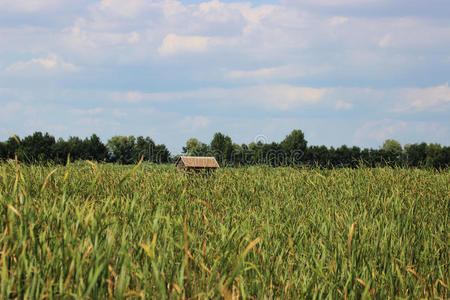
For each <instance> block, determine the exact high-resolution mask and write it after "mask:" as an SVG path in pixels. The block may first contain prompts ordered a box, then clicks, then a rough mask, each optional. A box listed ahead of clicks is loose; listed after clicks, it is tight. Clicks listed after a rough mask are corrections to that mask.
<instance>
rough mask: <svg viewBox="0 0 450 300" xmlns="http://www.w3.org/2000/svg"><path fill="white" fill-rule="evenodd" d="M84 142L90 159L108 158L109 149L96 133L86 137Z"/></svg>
mask: <svg viewBox="0 0 450 300" xmlns="http://www.w3.org/2000/svg"><path fill="white" fill-rule="evenodd" d="M83 144H84V147H85V153H86V156H87V158H88V159H92V160H96V161H105V160H106V159H107V158H108V149H107V148H106V145H105V144H103V142H102V141H101V140H100V138H99V137H98V136H97V135H96V134H93V135H91V137H90V138H86V139H85V140H84V141H83Z"/></svg>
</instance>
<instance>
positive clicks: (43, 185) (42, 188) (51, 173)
mask: <svg viewBox="0 0 450 300" xmlns="http://www.w3.org/2000/svg"><path fill="white" fill-rule="evenodd" d="M56 170H58V168H56V169H54V170H53V171H51V172H50V173H48V175H47V177H45V179H44V183H43V184H42V187H41V193H42V192H43V191H44V190H45V187H46V186H47V182H48V180H49V179H50V177H51V176H52V175H53V173H55V172H56Z"/></svg>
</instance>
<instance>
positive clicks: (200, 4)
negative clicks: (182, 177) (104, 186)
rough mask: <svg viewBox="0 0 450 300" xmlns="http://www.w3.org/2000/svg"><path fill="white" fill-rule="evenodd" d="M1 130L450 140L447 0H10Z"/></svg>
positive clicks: (240, 138) (375, 142) (2, 34)
mask: <svg viewBox="0 0 450 300" xmlns="http://www.w3.org/2000/svg"><path fill="white" fill-rule="evenodd" d="M0 16H1V17H0V140H5V139H7V138H8V135H9V134H10V133H15V134H17V135H19V136H24V135H27V134H30V133H32V132H34V131H43V132H45V131H48V132H49V133H51V134H53V135H55V136H56V137H64V138H67V137H68V136H70V135H72V136H73V135H75V136H80V137H84V136H89V135H91V134H92V133H97V134H98V135H100V136H101V137H102V139H103V140H104V141H106V140H107V139H108V138H110V137H111V136H113V135H135V136H138V135H143V136H150V137H152V138H153V139H154V140H155V142H157V143H164V144H166V145H167V146H168V147H169V149H170V150H171V151H172V152H174V153H179V152H180V151H181V147H182V145H183V144H184V143H185V141H186V140H187V139H188V138H189V137H197V138H198V139H200V140H202V141H204V142H209V141H210V140H211V138H212V135H213V134H214V132H217V131H221V132H223V133H225V134H228V135H230V136H231V138H232V139H233V141H234V142H237V143H249V142H251V141H253V140H255V138H258V139H261V137H263V138H262V139H265V140H267V141H281V140H282V139H283V138H284V136H285V135H286V134H288V133H289V132H290V131H291V130H293V129H302V130H303V131H304V132H305V136H306V139H307V140H308V142H309V144H312V145H322V144H324V145H328V146H330V145H333V146H339V145H342V144H347V145H358V146H361V147H374V148H377V147H379V146H380V145H381V144H382V143H383V141H384V140H385V139H387V138H394V139H397V140H399V141H400V142H401V143H402V144H405V143H414V142H421V141H425V142H438V143H441V144H445V145H449V144H450V143H449V142H450V87H449V81H450V18H449V16H450V1H448V0H427V1H423V0H395V1H394V0H280V1H275V0H272V1H271V0H264V1H225V0H221V1H219V0H212V1H200V0H195V1H194V0H191V1H175V0H162V1H156V0H154V1H150V0H128V1H123V0H102V1H100V0H77V1H68V0H0Z"/></svg>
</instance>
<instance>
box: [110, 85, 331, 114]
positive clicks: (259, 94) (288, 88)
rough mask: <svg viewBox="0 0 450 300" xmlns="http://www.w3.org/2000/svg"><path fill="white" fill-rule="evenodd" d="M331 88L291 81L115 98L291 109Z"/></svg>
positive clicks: (116, 95)
mask: <svg viewBox="0 0 450 300" xmlns="http://www.w3.org/2000/svg"><path fill="white" fill-rule="evenodd" d="M327 92H328V89H325V88H323V89H319V88H310V87H299V86H293V85H287V84H279V85H257V86H249V87H242V88H229V89H225V88H204V89H199V90H191V91H184V92H167V93H142V92H137V91H132V92H114V93H111V95H110V96H111V98H112V99H113V100H115V101H121V102H127V103H136V102H140V101H149V102H173V101H202V103H204V104H209V105H211V104H214V103H215V104H217V105H219V106H220V105H226V104H227V103H228V104H231V103H232V105H236V102H238V103H242V105H244V106H251V107H259V108H265V109H278V110H288V109H291V108H294V107H297V106H299V105H311V104H315V103H318V102H320V101H321V100H322V99H323V97H324V96H325V95H326V93H327Z"/></svg>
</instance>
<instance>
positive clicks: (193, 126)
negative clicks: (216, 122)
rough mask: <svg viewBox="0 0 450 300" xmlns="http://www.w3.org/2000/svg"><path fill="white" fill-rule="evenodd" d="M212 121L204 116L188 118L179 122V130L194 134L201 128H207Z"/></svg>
mask: <svg viewBox="0 0 450 300" xmlns="http://www.w3.org/2000/svg"><path fill="white" fill-rule="evenodd" d="M210 123H211V121H210V120H209V119H208V118H207V117H204V116H187V117H184V118H183V119H182V120H181V121H180V122H178V125H179V128H182V129H183V131H187V132H193V131H196V130H198V129H200V128H204V127H207V126H208V125H209V124H210Z"/></svg>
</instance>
